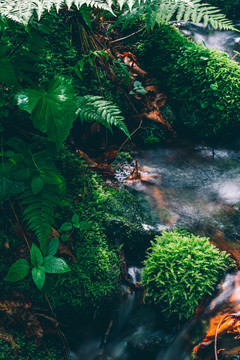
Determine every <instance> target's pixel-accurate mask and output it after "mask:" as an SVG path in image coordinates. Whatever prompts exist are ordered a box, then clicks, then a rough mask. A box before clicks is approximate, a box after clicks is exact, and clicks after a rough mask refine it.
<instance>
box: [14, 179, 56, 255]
mask: <svg viewBox="0 0 240 360" xmlns="http://www.w3.org/2000/svg"><path fill="white" fill-rule="evenodd" d="M57 202H58V195H57V194H56V193H55V192H54V191H53V189H52V187H49V186H45V187H44V188H43V190H42V191H41V192H39V193H38V194H35V195H34V194H33V192H32V191H31V190H27V191H25V192H24V194H23V195H22V196H21V204H22V205H23V206H24V207H25V210H24V212H23V216H24V218H23V220H24V221H25V222H26V224H27V225H28V228H29V229H31V230H32V231H33V232H34V233H35V235H36V237H37V239H38V241H39V244H40V248H41V250H42V252H43V253H44V254H45V253H46V249H47V244H48V238H49V234H50V231H51V228H52V226H53V224H54V208H55V207H56V205H57Z"/></svg>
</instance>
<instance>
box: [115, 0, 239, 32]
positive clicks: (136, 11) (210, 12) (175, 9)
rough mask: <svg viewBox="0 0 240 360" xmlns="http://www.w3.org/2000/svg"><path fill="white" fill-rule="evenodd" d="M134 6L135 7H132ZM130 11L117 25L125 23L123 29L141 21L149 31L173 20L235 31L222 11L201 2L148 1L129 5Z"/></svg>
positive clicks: (124, 13) (198, 0)
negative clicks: (155, 26) (201, 23)
mask: <svg viewBox="0 0 240 360" xmlns="http://www.w3.org/2000/svg"><path fill="white" fill-rule="evenodd" d="M132 5H133V6H132ZM128 7H129V10H126V11H124V12H123V14H121V15H120V16H119V17H118V19H117V21H116V24H115V26H116V25H118V24H120V23H123V29H124V28H125V27H127V26H131V25H133V24H135V23H136V22H137V21H139V20H141V19H142V20H144V22H146V27H147V30H150V29H152V28H153V27H154V25H155V24H162V23H167V22H169V21H170V20H171V19H176V20H177V21H180V20H183V21H184V22H187V21H189V20H191V21H192V22H194V23H199V22H201V21H203V23H204V25H205V26H206V25H207V24H208V23H209V24H211V25H212V26H213V27H214V28H215V29H217V28H219V29H224V30H228V29H232V30H233V29H234V27H233V25H232V22H231V21H229V20H227V19H226V16H225V15H222V14H221V13H220V10H219V9H218V8H216V7H214V6H211V5H209V4H206V3H204V4H202V2H201V0H191V1H189V0H176V1H172V0H167V1H166V0H147V1H136V2H130V3H128Z"/></svg>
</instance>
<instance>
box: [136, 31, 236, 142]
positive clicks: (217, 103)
mask: <svg viewBox="0 0 240 360" xmlns="http://www.w3.org/2000/svg"><path fill="white" fill-rule="evenodd" d="M136 51H137V52H138V58H139V61H141V63H142V64H143V66H144V68H145V69H146V70H148V71H149V72H151V73H152V74H153V75H154V76H155V77H156V78H157V79H158V81H159V83H160V86H161V88H162V90H163V91H164V92H166V94H167V95H168V98H169V100H171V103H170V105H171V106H172V108H173V111H174V113H175V115H176V120H175V121H174V123H173V127H174V128H175V130H178V132H182V133H185V132H186V130H187V131H189V132H190V133H191V134H194V135H195V136H198V137H200V138H203V139H213V138H214V139H216V138H218V137H221V138H224V139H227V138H228V137H233V136H237V134H238V131H239V129H240V117H239V113H240V66H239V65H238V64H237V63H236V62H234V61H231V60H230V59H229V57H228V55H227V54H225V53H223V52H220V51H216V50H211V49H208V48H206V47H204V46H202V45H198V44H196V43H194V42H192V41H189V39H188V38H187V37H186V36H185V35H183V34H181V33H180V32H179V31H178V30H177V29H176V28H174V27H173V26H168V25H162V26H160V27H156V28H155V30H154V31H153V32H151V34H150V35H148V34H145V35H142V40H141V41H140V42H139V44H138V47H137V49H136Z"/></svg>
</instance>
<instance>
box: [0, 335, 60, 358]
mask: <svg viewBox="0 0 240 360" xmlns="http://www.w3.org/2000/svg"><path fill="white" fill-rule="evenodd" d="M9 334H10V335H12V336H13V339H14V341H15V343H16V347H15V348H14V347H12V345H11V344H9V343H8V342H6V341H4V340H2V339H0V359H1V360H15V359H16V358H17V360H64V359H65V358H66V356H64V354H63V352H62V350H61V349H59V345H58V344H56V345H53V343H52V342H51V344H50V343H49V342H48V341H46V342H45V345H46V348H47V349H48V352H49V354H47V351H46V349H45V348H44V347H43V346H40V347H37V346H36V344H35V343H34V341H33V340H30V339H28V338H27V337H26V336H24V335H23V334H21V333H19V332H11V333H9ZM14 349H15V351H16V352H15V351H14ZM15 354H16V355H17V357H15Z"/></svg>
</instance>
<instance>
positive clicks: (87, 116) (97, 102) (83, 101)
mask: <svg viewBox="0 0 240 360" xmlns="http://www.w3.org/2000/svg"><path fill="white" fill-rule="evenodd" d="M77 104H78V107H79V109H78V111H77V114H78V115H79V118H80V120H81V121H90V122H93V121H97V122H99V123H100V124H103V125H104V126H106V127H107V128H108V129H109V130H111V126H112V125H115V126H116V127H117V128H118V129H120V130H121V131H123V132H124V133H125V134H126V135H127V136H128V137H130V134H129V131H128V129H127V127H126V124H125V123H124V117H123V116H122V113H121V111H120V110H119V108H118V107H117V106H116V105H115V104H113V103H112V102H110V101H107V100H104V99H103V98H102V97H101V96H91V95H86V96H81V97H78V99H77Z"/></svg>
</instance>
